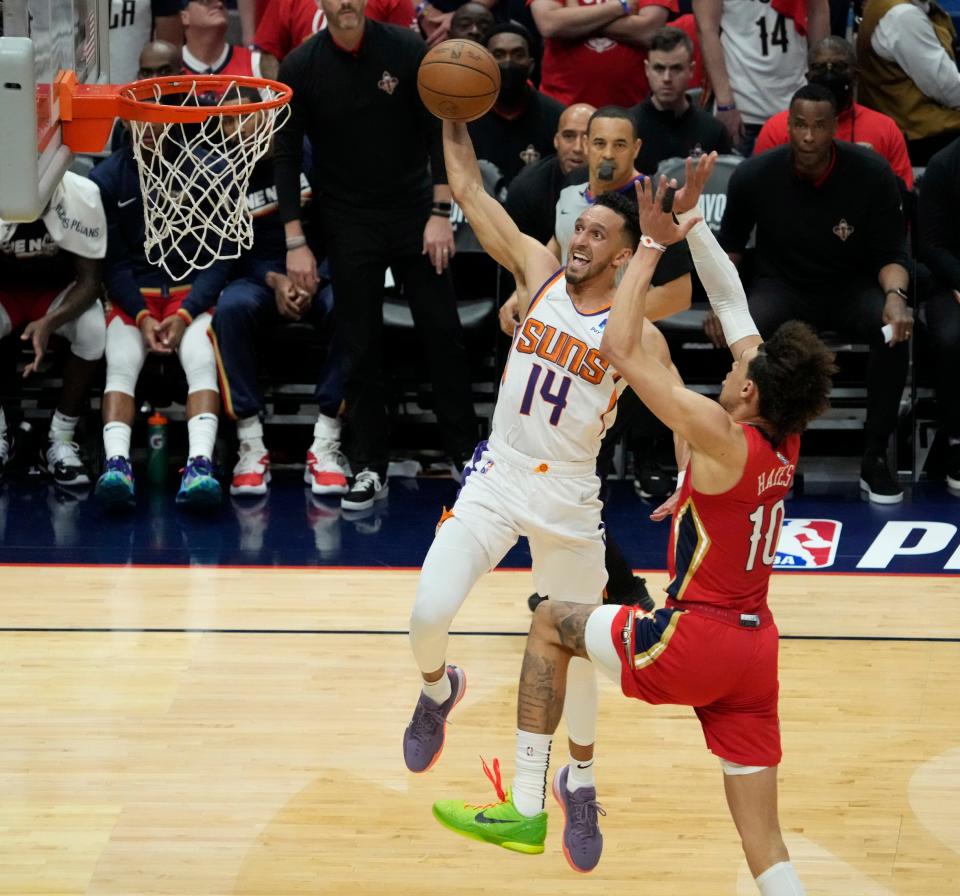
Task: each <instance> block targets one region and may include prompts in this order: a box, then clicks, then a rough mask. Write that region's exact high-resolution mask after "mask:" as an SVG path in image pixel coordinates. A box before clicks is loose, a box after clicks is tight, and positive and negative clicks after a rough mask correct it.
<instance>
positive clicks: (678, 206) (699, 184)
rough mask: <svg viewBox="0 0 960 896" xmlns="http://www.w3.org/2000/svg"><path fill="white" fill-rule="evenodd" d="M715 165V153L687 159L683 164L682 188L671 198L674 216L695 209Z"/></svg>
mask: <svg viewBox="0 0 960 896" xmlns="http://www.w3.org/2000/svg"><path fill="white" fill-rule="evenodd" d="M716 164H717V154H716V152H711V153H706V154H705V155H701V156H700V157H699V158H698V159H692V158H690V157H689V156H688V157H687V161H686V162H685V163H684V177H683V186H682V187H681V188H680V189H679V190H677V192H676V195H675V196H674V197H673V210H674V212H675V213H676V214H678V215H679V214H681V213H683V212H688V211H690V209H692V208H695V207H696V204H697V202H699V201H700V196H701V195H702V194H703V189H704V187H706V185H707V181H708V180H710V175H711V174H713V169H714V167H715V166H716Z"/></svg>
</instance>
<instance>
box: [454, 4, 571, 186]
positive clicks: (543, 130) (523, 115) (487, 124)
mask: <svg viewBox="0 0 960 896" xmlns="http://www.w3.org/2000/svg"><path fill="white" fill-rule="evenodd" d="M530 45H531V39H530V34H529V33H528V32H527V29H526V28H524V27H523V25H518V24H516V22H503V23H502V24H500V25H494V26H493V28H491V29H490V32H489V33H488V34H487V39H486V46H487V49H488V50H489V51H490V53H491V55H492V56H493V58H494V59H496V60H497V66H498V67H499V69H500V93H499V95H498V96H497V102H496V103H495V104H494V107H493V108H492V109H491V110H490V111H489V112H488V113H487V114H486V115H484V116H483V117H482V118H478V119H477V120H476V121H471V122H470V124H469V125H467V129H468V130H469V131H470V139H471V140H472V141H473V145H474V148H475V150H476V153H477V158H478V159H486V160H487V161H488V162H493V164H494V165H496V166H497V168H499V169H500V173H501V174H502V175H503V184H502V185H503V186H509V184H510V182H511V181H512V180H513V179H514V178H515V177H516V176H517V175H518V174H519V173H520V172H521V171H522V170H523V169H524V168H525V167H527V166H528V165H532V164H533V163H534V162H538V161H540V159H542V158H543V157H544V156H546V155H549V154H550V152H552V150H553V135H554V133H555V132H556V130H557V122H558V121H559V120H560V114H561V113H562V112H563V106H562V105H561V104H560V103H558V102H557V101H556V100H555V99H554V98H553V97H550V96H547V95H546V94H545V93H541V92H540V91H539V90H537V89H536V88H535V87H533V86H532V85H531V84H530V83H529V82H530V74H531V72H533V64H534V60H533V56H532V55H531V53H530Z"/></svg>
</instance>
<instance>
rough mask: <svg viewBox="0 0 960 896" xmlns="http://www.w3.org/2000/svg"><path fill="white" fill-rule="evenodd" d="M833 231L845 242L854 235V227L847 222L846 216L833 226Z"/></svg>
mask: <svg viewBox="0 0 960 896" xmlns="http://www.w3.org/2000/svg"><path fill="white" fill-rule="evenodd" d="M833 232H834V234H835V235H836V236H838V237H840V239H841V240H842V241H843V242H846V241H847V239H848V238H849V237H851V236H853V233H854V228H853V227H851V226H850V225H849V224H848V223H847V219H846V218H841V219H840V223H839V224H837V225H836V226H835V227H834V228H833Z"/></svg>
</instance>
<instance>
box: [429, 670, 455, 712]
mask: <svg viewBox="0 0 960 896" xmlns="http://www.w3.org/2000/svg"><path fill="white" fill-rule="evenodd" d="M423 693H424V694H426V695H427V696H428V697H429V698H430V699H431V700H432V701H433V702H434V703H436V704H437V706H439V705H440V704H441V703H446V702H447V700H449V699H450V695H451V694H452V693H453V689H452V688H451V687H450V676H449V675H447V670H446V669H444V670H443V675H441V676H440V678H439V679H438V680H437V681H424V683H423Z"/></svg>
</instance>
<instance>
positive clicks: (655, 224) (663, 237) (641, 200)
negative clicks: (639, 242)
mask: <svg viewBox="0 0 960 896" xmlns="http://www.w3.org/2000/svg"><path fill="white" fill-rule="evenodd" d="M676 186H677V182H676V181H675V180H671V181H670V182H669V183H668V182H667V179H666V178H665V177H664V176H663V175H661V176H660V179H659V181H658V183H657V185H656V190H654V184H653V178H650V177H645V178H644V179H643V180H642V181H638V182H637V184H636V190H637V205H638V207H639V209H640V232H641V233H642V234H643V235H644V236H648V237H650V238H651V239H652V240H654V241H655V242H657V243H660V245H662V246H670V245H672V244H673V243H679V242H680V241H681V240H683V239H684V238H686V235H687V234H688V233H689V232H690V231H691V229H692V228H693V227H694V226H695V225H696V224H698V223H699V222H700V221H702V220H703V219H702V218H691V219H690V220H689V221H685V222H684V223H683V224H677V222H676V221H675V220H674V217H673V212H665V211H664V210H663V201H664V197H665V196H666V195H667V191H668V190H671V189H676Z"/></svg>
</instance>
